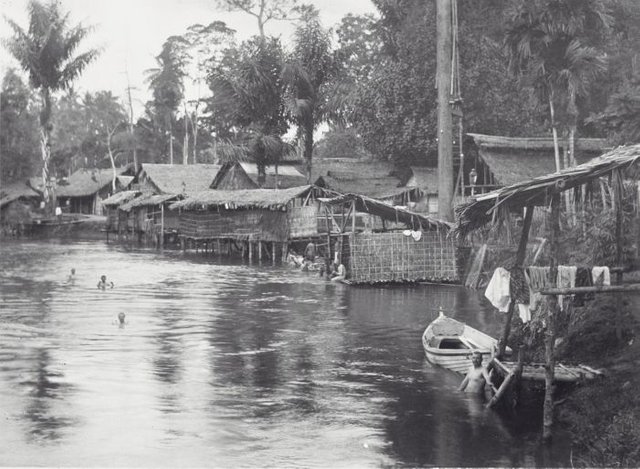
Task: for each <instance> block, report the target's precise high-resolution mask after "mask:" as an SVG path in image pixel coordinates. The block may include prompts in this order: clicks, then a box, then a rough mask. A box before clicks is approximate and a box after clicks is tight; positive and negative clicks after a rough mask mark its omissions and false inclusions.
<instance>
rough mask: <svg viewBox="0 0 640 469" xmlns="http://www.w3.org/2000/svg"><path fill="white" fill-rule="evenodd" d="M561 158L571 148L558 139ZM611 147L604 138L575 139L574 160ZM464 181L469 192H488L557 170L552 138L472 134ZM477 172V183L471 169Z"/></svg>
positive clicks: (466, 156)
mask: <svg viewBox="0 0 640 469" xmlns="http://www.w3.org/2000/svg"><path fill="white" fill-rule="evenodd" d="M559 146H560V153H561V156H560V157H561V159H564V155H565V153H566V152H567V150H568V147H567V142H566V141H565V140H563V139H561V140H560V142H559ZM607 148H609V145H608V144H607V142H606V140H605V139H600V138H580V139H578V140H576V149H575V153H576V154H575V159H576V162H577V163H578V164H582V163H586V162H587V161H589V160H590V159H592V158H594V157H597V156H599V155H601V154H602V153H604V151H606V149H607ZM464 153H465V159H464V166H465V168H464V171H463V174H462V176H463V182H464V187H466V188H467V191H466V192H465V194H466V195H469V193H470V189H471V186H472V185H474V192H475V193H481V192H488V191H490V190H493V189H496V188H498V187H502V186H508V185H511V184H515V183H518V182H522V181H527V180H529V179H532V178H535V177H538V176H542V175H544V174H548V173H552V172H554V171H555V170H556V165H555V152H554V146H553V139H552V138H548V137H503V136H498V135H483V134H475V133H469V134H467V138H466V140H465V151H464ZM472 169H473V170H474V171H475V173H476V174H477V179H476V182H475V184H473V183H472V181H471V180H470V172H471V170H472Z"/></svg>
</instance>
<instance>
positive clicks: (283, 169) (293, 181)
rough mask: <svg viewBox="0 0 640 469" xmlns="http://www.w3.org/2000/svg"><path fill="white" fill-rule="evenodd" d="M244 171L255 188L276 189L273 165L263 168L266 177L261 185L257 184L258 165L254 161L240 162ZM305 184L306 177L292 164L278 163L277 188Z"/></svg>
mask: <svg viewBox="0 0 640 469" xmlns="http://www.w3.org/2000/svg"><path fill="white" fill-rule="evenodd" d="M237 164H239V165H240V166H241V167H242V169H243V170H244V172H245V173H246V174H247V176H249V177H250V178H251V180H252V181H253V182H254V183H255V184H256V188H258V187H261V188H262V189H276V168H275V166H274V165H271V166H267V167H266V168H265V173H266V178H265V181H264V184H262V186H259V185H258V165H256V164H255V163H247V162H240V163H237ZM306 184H307V178H306V177H305V176H304V175H303V174H302V173H301V172H300V171H298V169H297V168H296V167H295V166H293V165H290V164H289V165H285V164H280V165H278V189H289V188H291V187H299V186H304V185H306Z"/></svg>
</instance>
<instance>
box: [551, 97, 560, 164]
mask: <svg viewBox="0 0 640 469" xmlns="http://www.w3.org/2000/svg"><path fill="white" fill-rule="evenodd" d="M549 114H550V115H551V133H552V134H553V151H554V155H555V157H556V172H559V171H560V170H561V169H562V168H561V167H560V145H559V144H558V129H557V128H556V112H555V108H554V105H553V93H549Z"/></svg>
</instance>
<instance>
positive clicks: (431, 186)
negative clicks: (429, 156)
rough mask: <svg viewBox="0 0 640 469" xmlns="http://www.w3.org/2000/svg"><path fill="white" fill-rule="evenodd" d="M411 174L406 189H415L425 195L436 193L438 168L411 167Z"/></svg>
mask: <svg viewBox="0 0 640 469" xmlns="http://www.w3.org/2000/svg"><path fill="white" fill-rule="evenodd" d="M411 173H412V175H411V177H410V178H409V180H408V181H407V184H406V187H417V188H419V189H420V190H421V191H422V192H424V193H426V194H437V193H438V168H427V167H425V166H411Z"/></svg>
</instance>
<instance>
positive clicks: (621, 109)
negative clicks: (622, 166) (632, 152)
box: [591, 77, 640, 145]
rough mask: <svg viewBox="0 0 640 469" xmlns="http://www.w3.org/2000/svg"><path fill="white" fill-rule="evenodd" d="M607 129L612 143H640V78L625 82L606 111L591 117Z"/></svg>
mask: <svg viewBox="0 0 640 469" xmlns="http://www.w3.org/2000/svg"><path fill="white" fill-rule="evenodd" d="M591 120H592V121H595V122H597V123H599V124H600V125H602V127H604V128H605V129H606V130H607V134H608V135H609V138H610V140H611V141H612V143H614V144H617V145H629V144H632V143H640V78H637V77H636V78H635V79H631V80H629V81H628V82H626V83H624V84H623V85H622V87H621V89H620V90H619V91H618V92H617V93H614V94H613V95H612V96H611V97H610V99H609V104H608V106H607V108H606V109H605V110H604V112H602V113H600V114H598V115H596V116H594V117H592V118H591Z"/></svg>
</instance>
